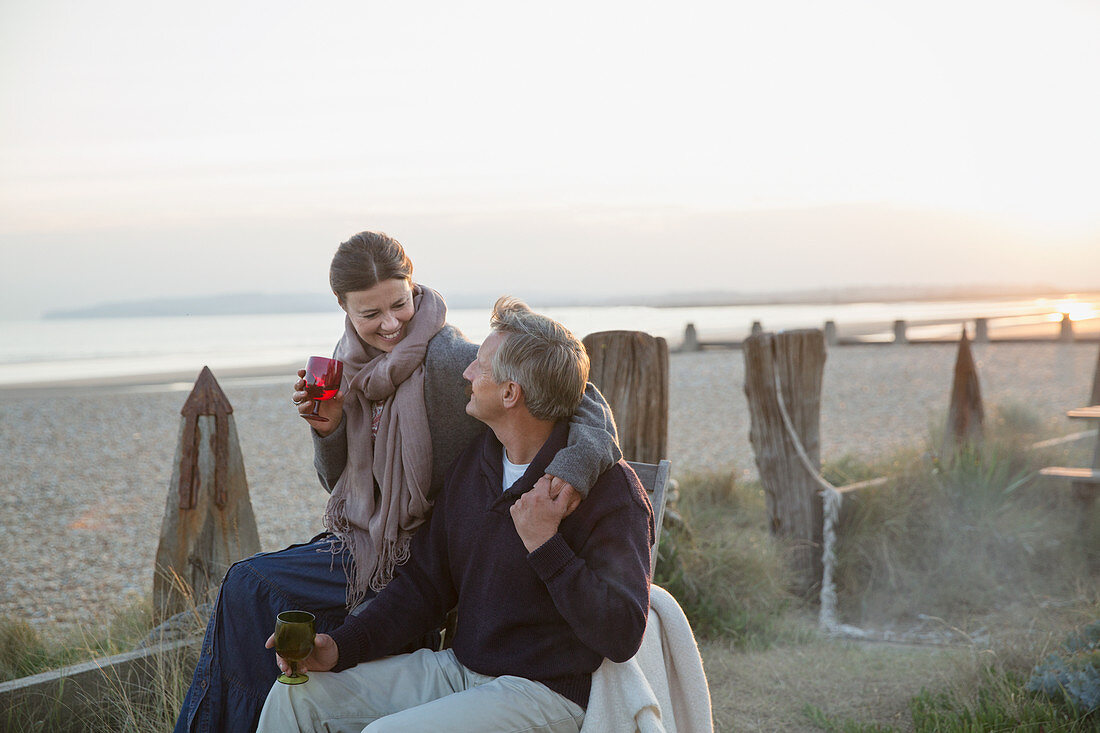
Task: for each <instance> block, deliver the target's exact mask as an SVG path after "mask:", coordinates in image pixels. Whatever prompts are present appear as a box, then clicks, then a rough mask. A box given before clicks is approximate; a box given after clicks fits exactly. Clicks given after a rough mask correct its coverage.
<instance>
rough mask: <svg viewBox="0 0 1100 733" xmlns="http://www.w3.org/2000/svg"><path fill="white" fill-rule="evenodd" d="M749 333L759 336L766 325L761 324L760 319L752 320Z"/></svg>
mask: <svg viewBox="0 0 1100 733" xmlns="http://www.w3.org/2000/svg"><path fill="white" fill-rule="evenodd" d="M749 333H751V334H752V335H753V336H759V335H760V334H762V333H764V327H763V326H762V325H760V321H753V322H752V328H751V329H750V330H749Z"/></svg>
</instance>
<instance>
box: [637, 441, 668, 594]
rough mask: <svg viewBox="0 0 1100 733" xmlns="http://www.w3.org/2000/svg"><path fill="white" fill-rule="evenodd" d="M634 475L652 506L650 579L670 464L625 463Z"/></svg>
mask: <svg viewBox="0 0 1100 733" xmlns="http://www.w3.org/2000/svg"><path fill="white" fill-rule="evenodd" d="M627 463H629V464H630V467H631V468H633V469H634V473H636V474H638V480H639V481H641V482H642V487H643V488H644V489H645V491H646V494H648V495H649V503H650V504H652V505H653V529H654V535H653V548H652V551H653V559H652V561H651V563H650V567H649V574H650V576H651V577H652V575H653V569H654V568H656V567H657V545H658V544H659V543H660V541H661V522H663V521H664V516H665V494H666V492H667V490H668V475H669V473H670V471H671V469H672V464H671V463H670V462H668V461H667V460H664V459H662V460H661V461H659V462H658V463H642V462H640V461H627Z"/></svg>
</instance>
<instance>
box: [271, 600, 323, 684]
mask: <svg viewBox="0 0 1100 733" xmlns="http://www.w3.org/2000/svg"><path fill="white" fill-rule="evenodd" d="M314 619H315V616H314V615H313V614H312V613H310V612H309V611H283V612H282V613H280V614H279V615H278V616H277V617H276V618H275V651H276V652H277V653H278V655H279V656H280V657H282V658H283V659H285V660H286V661H287V663H288V664H289V665H290V674H281V675H279V681H280V682H282V683H283V684H284V685H300V684H302V683H303V682H305V681H306V680H308V679H309V675H307V674H306V673H305V672H298V662H300V661H302V660H303V659H305V658H306V657H308V656H309V653H310V652H311V651H313V637H314V635H315V633H316V632H315V631H314V627H313V622H314Z"/></svg>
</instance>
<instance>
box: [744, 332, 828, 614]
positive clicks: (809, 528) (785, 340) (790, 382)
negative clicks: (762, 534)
mask: <svg viewBox="0 0 1100 733" xmlns="http://www.w3.org/2000/svg"><path fill="white" fill-rule="evenodd" d="M743 350H744V355H745V395H746V397H747V398H748V403H749V417H750V428H749V441H750V442H751V443H752V447H753V453H754V454H755V456H756V467H757V470H758V471H759V474H760V483H761V484H762V485H763V487H764V495H765V499H766V503H767V510H768V520H769V526H770V527H771V531H772V534H774V535H776V536H778V537H781V538H783V539H785V540H787V541H789V542H791V543H792V545H793V547H794V559H793V563H794V572H795V579H796V584H797V587H798V590H799V591H800V592H802V593H804V594H809V593H811V592H812V591H813V590H814V589H815V588H817V587H818V586H819V584H820V580H821V577H822V563H821V550H822V519H823V517H822V499H821V496H820V493H819V492H820V484H819V482H818V479H817V476H818V475H819V474H820V469H821V383H822V378H823V376H824V373H825V338H824V335H823V334H822V332H821V331H818V330H815V329H806V330H798V331H785V332H781V333H778V334H775V333H769V332H765V333H760V334H757V335H755V336H750V337H749V338H747V339H745V341H744V344H743Z"/></svg>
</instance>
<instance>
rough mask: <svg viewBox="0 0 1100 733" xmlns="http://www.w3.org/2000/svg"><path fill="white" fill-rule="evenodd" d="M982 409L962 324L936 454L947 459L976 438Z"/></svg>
mask: <svg viewBox="0 0 1100 733" xmlns="http://www.w3.org/2000/svg"><path fill="white" fill-rule="evenodd" d="M984 419H985V412H984V410H983V409H982V390H981V387H980V385H979V384H978V368H977V366H975V364H974V356H973V354H971V352H970V341H969V340H968V339H967V337H966V328H965V327H964V328H963V332H962V338H960V339H959V351H958V356H956V357H955V378H954V381H953V382H952V384H951V405H950V407H948V410H947V429H946V430H945V431H944V436H943V447H942V448H941V450H940V458H941V459H943V460H949V459H951V458H952V457H953V456H954V455H955V453H956V452H957V451H958V450H959V449H960V448H962V447H963V446H965V445H967V444H968V443H975V442H980V441H981V439H982V423H983V422H984Z"/></svg>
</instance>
